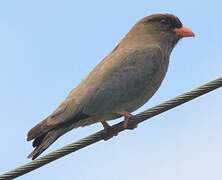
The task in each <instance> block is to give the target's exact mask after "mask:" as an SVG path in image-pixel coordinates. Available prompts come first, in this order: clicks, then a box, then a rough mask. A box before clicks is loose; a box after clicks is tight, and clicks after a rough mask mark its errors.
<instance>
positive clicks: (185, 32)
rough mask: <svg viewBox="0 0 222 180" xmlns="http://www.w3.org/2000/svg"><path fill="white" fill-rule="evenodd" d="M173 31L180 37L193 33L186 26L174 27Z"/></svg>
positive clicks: (189, 35)
mask: <svg viewBox="0 0 222 180" xmlns="http://www.w3.org/2000/svg"><path fill="white" fill-rule="evenodd" d="M174 31H175V32H176V33H177V34H178V35H180V36H181V37H194V33H193V32H192V31H191V30H189V29H188V28H186V27H181V28H175V29H174Z"/></svg>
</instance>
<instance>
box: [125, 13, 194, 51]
mask: <svg viewBox="0 0 222 180" xmlns="http://www.w3.org/2000/svg"><path fill="white" fill-rule="evenodd" d="M127 36H129V37H130V39H131V40H132V39H133V40H134V42H135V41H136V42H139V43H141V42H144V43H146V42H148V43H151V42H152V43H158V44H163V45H167V46H168V45H170V46H172V47H174V46H175V45H176V43H177V42H178V41H179V40H180V39H182V38H184V37H194V33H193V32H192V31H191V30H189V29H188V28H186V27H184V26H183V25H182V23H181V21H180V20H179V19H178V18H177V17H176V16H174V15H172V14H153V15H151V16H147V17H144V18H143V19H141V20H140V21H138V22H137V23H136V24H135V25H134V27H133V28H132V29H131V31H130V32H129V33H128V35H127Z"/></svg>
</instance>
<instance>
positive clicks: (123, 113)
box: [117, 111, 137, 129]
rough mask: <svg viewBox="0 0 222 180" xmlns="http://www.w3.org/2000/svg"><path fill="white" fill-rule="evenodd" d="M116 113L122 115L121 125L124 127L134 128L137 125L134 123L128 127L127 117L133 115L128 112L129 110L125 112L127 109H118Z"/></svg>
mask: <svg viewBox="0 0 222 180" xmlns="http://www.w3.org/2000/svg"><path fill="white" fill-rule="evenodd" d="M117 114H120V115H122V116H124V123H123V127H124V128H125V129H135V128H136V127H137V125H134V126H132V127H129V126H128V120H129V118H131V117H132V116H133V115H132V114H130V113H129V112H127V111H120V112H117Z"/></svg>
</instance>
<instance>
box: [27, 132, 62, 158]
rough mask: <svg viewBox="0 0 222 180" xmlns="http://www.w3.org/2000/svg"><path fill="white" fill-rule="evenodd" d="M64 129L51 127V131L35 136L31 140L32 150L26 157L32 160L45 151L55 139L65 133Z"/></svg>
mask: <svg viewBox="0 0 222 180" xmlns="http://www.w3.org/2000/svg"><path fill="white" fill-rule="evenodd" d="M65 132H66V131H65V129H64V128H61V129H52V130H51V131H49V132H47V133H45V134H43V135H42V136H39V137H37V138H36V139H35V140H34V141H33V144H32V145H33V147H35V149H34V151H32V152H31V153H30V154H29V155H28V158H32V160H34V159H35V158H37V157H38V156H39V155H40V154H41V153H43V151H45V150H46V149H47V148H48V147H49V146H50V145H51V144H52V143H53V142H55V140H57V139H58V138H59V137H60V136H61V135H63V134H64V133H65Z"/></svg>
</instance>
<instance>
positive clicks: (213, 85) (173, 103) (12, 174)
mask: <svg viewBox="0 0 222 180" xmlns="http://www.w3.org/2000/svg"><path fill="white" fill-rule="evenodd" d="M219 87H222V77H220V78H218V79H216V80H214V81H211V82H209V83H207V84H204V85H202V86H200V87H198V88H196V89H193V90H191V91H189V92H186V93H184V94H182V95H180V96H177V97H175V98H173V99H171V100H168V101H166V102H163V103H162V104H159V105H157V106H155V107H153V108H150V109H148V110H146V111H143V112H141V113H139V114H137V115H135V116H133V117H132V118H130V119H129V121H128V125H129V126H132V127H134V126H135V125H137V124H139V123H141V122H143V121H145V120H147V119H149V118H151V117H153V116H156V115H158V114H160V113H162V112H165V111H168V110H170V109H172V108H174V107H177V106H179V105H181V104H184V103H186V102H188V101H190V100H192V99H194V98H197V97H199V96H201V95H204V94H206V93H208V92H210V91H213V90H215V89H217V88H219ZM124 130H125V129H124V127H123V121H122V122H120V123H117V124H115V125H113V126H111V128H110V131H109V135H110V136H112V135H115V134H116V132H121V131H124ZM100 140H103V131H99V132H96V133H94V134H92V135H90V136H87V137H85V138H82V139H80V140H78V141H76V142H74V143H72V144H69V145H67V146H64V147H62V148H60V149H58V150H56V151H53V152H51V153H48V154H47V155H45V156H42V157H40V158H38V159H36V160H33V161H31V162H29V163H27V164H25V165H23V166H20V167H18V168H16V169H13V170H11V171H8V172H6V173H4V174H2V175H0V180H7V179H13V178H16V177H19V176H22V175H24V174H26V173H28V172H30V171H33V170H35V169H37V168H39V167H41V166H44V165H45V164H48V163H50V162H52V161H54V160H56V159H59V158H61V157H63V156H65V155H67V154H70V153H72V152H75V151H77V150H79V149H82V148H84V147H86V146H89V145H91V144H94V143H96V142H98V141H100Z"/></svg>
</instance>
